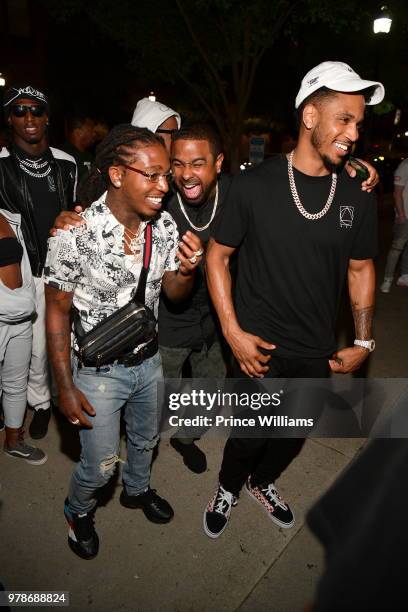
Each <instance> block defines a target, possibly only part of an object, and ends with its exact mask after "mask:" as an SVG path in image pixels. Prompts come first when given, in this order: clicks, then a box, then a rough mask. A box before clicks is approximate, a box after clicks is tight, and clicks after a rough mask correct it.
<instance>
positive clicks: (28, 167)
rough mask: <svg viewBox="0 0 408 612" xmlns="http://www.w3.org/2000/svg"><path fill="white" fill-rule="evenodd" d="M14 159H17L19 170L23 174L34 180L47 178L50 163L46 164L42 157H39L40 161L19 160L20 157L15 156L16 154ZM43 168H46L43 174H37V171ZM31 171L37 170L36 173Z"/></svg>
mask: <svg viewBox="0 0 408 612" xmlns="http://www.w3.org/2000/svg"><path fill="white" fill-rule="evenodd" d="M16 157H17V159H18V162H19V166H20V169H21V170H23V172H25V173H26V174H29V175H30V176H33V177H34V178H44V177H46V176H48V175H49V173H50V172H51V165H50V163H49V162H48V160H44V161H43V159H42V157H40V159H38V160H36V159H21V157H19V156H18V155H17V154H16ZM45 167H46V170H45V171H44V172H38V170H41V168H45ZM32 170H37V172H33V171H32Z"/></svg>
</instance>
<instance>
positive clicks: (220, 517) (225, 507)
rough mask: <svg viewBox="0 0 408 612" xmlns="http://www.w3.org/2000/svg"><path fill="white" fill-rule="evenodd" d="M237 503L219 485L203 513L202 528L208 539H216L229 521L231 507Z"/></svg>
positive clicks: (235, 499)
mask: <svg viewBox="0 0 408 612" xmlns="http://www.w3.org/2000/svg"><path fill="white" fill-rule="evenodd" d="M237 503H238V500H237V498H236V497H235V495H233V494H232V493H230V492H229V491H227V490H226V489H224V487H223V486H222V485H221V484H219V485H218V488H217V490H216V491H215V495H214V497H213V498H212V500H211V501H210V503H209V504H208V506H207V508H206V509H205V511H204V517H203V526H204V531H205V533H206V534H207V535H208V537H209V538H214V539H215V538H218V537H219V536H220V535H221V534H222V532H223V531H224V529H225V528H226V526H227V525H228V521H229V519H230V515H231V510H232V507H233V506H236V505H237Z"/></svg>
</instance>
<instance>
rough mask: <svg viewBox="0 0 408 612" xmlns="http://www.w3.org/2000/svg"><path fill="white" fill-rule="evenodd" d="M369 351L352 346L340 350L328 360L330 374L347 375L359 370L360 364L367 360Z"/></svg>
mask: <svg viewBox="0 0 408 612" xmlns="http://www.w3.org/2000/svg"><path fill="white" fill-rule="evenodd" d="M368 355H369V351H368V350H367V349H365V348H363V347H362V346H352V347H349V348H344V349H341V350H340V351H337V352H336V353H334V355H333V359H329V365H330V368H331V371H332V372H336V374H348V373H349V372H355V371H356V370H358V369H359V367H360V366H361V364H362V363H363V362H364V361H365V360H366V359H367V357H368Z"/></svg>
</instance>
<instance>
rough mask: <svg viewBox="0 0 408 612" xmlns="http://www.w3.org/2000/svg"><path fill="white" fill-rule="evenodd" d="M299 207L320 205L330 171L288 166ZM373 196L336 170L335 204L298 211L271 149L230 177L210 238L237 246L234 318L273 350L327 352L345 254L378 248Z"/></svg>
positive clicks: (370, 253) (280, 160)
mask: <svg viewBox="0 0 408 612" xmlns="http://www.w3.org/2000/svg"><path fill="white" fill-rule="evenodd" d="M294 176H295V183H296V187H297V191H298V194H299V197H300V200H301V201H302V204H303V206H304V208H305V209H306V210H307V211H308V212H311V213H316V212H318V211H320V210H321V209H322V208H323V207H324V205H325V203H326V201H327V198H328V196H329V192H330V187H331V181H332V177H331V175H326V176H321V177H312V176H308V175H305V174H303V173H301V172H299V171H297V170H295V169H294ZM376 219H377V216H376V205H375V197H374V196H373V195H372V194H367V193H366V192H363V191H361V181H360V180H358V179H351V178H350V177H349V176H348V174H347V173H346V171H342V172H340V173H339V175H338V178H337V187H336V192H335V197H334V200H333V203H332V205H331V207H330V209H329V211H328V213H327V214H326V215H325V216H324V217H322V218H321V219H318V220H316V221H312V220H308V219H306V218H305V217H304V216H303V215H301V214H300V212H299V211H298V209H297V207H296V205H295V203H294V201H293V198H292V194H291V192H290V187H289V180H288V170H287V160H286V157H284V156H277V157H275V158H272V159H269V160H267V161H265V162H264V163H262V164H260V165H259V166H258V167H256V168H254V169H253V170H249V171H246V172H245V173H243V174H241V175H238V176H237V177H235V179H234V181H233V182H232V185H231V187H230V190H229V192H228V198H227V201H226V202H225V205H224V210H223V211H222V214H221V216H220V219H219V222H218V224H217V226H216V229H215V230H214V231H213V237H214V238H215V240H216V241H217V242H219V243H222V244H225V245H228V246H232V247H239V255H238V275H237V283H236V292H235V306H236V311H237V316H238V320H239V322H240V325H241V326H242V328H243V329H244V330H245V331H248V332H251V333H254V334H257V335H259V336H261V337H262V338H263V339H264V340H266V341H269V342H273V343H275V344H276V345H277V347H278V348H277V350H276V352H274V354H276V355H281V356H286V357H316V358H318V357H326V356H328V355H330V354H331V353H332V352H333V351H334V350H335V348H336V344H335V333H334V327H335V321H336V315H337V309H338V305H339V300H340V296H341V292H342V288H343V285H344V281H345V278H346V273H347V269H348V264H349V260H350V259H370V258H373V257H374V256H375V255H376V252H377V237H376V234H377V230H376Z"/></svg>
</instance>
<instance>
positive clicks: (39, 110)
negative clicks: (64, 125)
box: [11, 104, 45, 117]
mask: <svg viewBox="0 0 408 612" xmlns="http://www.w3.org/2000/svg"><path fill="white" fill-rule="evenodd" d="M11 112H12V114H13V115H14V117H25V116H26V114H27V113H31V114H32V116H33V117H42V116H43V115H44V114H45V106H41V105H40V104H13V106H12V107H11Z"/></svg>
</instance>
